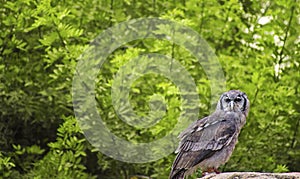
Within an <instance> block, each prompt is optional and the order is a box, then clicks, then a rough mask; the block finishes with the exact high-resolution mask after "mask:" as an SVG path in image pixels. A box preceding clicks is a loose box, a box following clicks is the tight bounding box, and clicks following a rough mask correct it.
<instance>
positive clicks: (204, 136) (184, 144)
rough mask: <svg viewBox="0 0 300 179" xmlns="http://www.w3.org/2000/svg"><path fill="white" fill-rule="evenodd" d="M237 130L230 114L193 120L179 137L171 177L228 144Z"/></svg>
mask: <svg viewBox="0 0 300 179" xmlns="http://www.w3.org/2000/svg"><path fill="white" fill-rule="evenodd" d="M236 131H237V127H236V125H235V123H234V120H233V119H232V116H220V115H218V114H216V115H212V116H209V117H206V118H203V119H201V120H198V121H196V122H194V123H193V124H192V125H190V127H188V128H187V129H186V130H185V131H183V132H182V133H181V134H180V135H179V137H180V139H181V142H180V145H179V147H178V149H177V152H178V155H177V157H176V159H175V161H174V163H173V166H172V172H171V175H170V176H171V178H172V176H174V175H176V173H178V172H185V171H186V170H188V169H189V168H192V167H193V166H195V165H197V164H199V163H200V162H202V161H203V160H205V159H207V158H209V157H211V156H212V155H214V154H215V153H216V152H217V151H219V150H221V149H222V148H223V147H224V146H226V145H228V144H229V143H230V142H231V140H232V138H233V136H234V135H235V133H236Z"/></svg>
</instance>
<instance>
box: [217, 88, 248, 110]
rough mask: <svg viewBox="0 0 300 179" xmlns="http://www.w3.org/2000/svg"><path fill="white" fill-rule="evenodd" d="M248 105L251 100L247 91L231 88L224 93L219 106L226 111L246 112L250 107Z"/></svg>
mask: <svg viewBox="0 0 300 179" xmlns="http://www.w3.org/2000/svg"><path fill="white" fill-rule="evenodd" d="M248 105H249V100H248V98H247V96H246V94H245V93H243V92H241V91H239V90H230V91H228V92H226V93H223V94H222V96H221V97H220V104H219V106H218V108H219V109H220V110H223V111H226V112H227V111H228V112H229V111H232V112H237V111H242V112H245V111H246V110H247V108H248Z"/></svg>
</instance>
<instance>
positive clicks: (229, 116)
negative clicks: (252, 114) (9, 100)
mask: <svg viewBox="0 0 300 179" xmlns="http://www.w3.org/2000/svg"><path fill="white" fill-rule="evenodd" d="M222 119H223V120H228V121H232V122H234V123H235V124H236V126H237V128H238V129H239V130H241V128H242V127H243V126H244V125H245V124H246V117H245V115H244V114H243V113H242V112H231V111H228V112H225V114H224V116H222Z"/></svg>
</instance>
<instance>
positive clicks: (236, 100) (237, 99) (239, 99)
mask: <svg viewBox="0 0 300 179" xmlns="http://www.w3.org/2000/svg"><path fill="white" fill-rule="evenodd" d="M241 101H242V98H241V97H237V98H235V99H234V102H241Z"/></svg>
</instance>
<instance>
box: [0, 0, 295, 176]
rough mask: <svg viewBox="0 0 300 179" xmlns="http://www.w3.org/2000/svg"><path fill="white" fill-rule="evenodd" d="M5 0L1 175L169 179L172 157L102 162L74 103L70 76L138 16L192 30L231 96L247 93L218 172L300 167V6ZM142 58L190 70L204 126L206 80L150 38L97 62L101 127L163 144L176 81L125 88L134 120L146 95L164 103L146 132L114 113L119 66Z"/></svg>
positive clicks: (181, 53) (155, 78)
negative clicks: (90, 51) (118, 27)
mask: <svg viewBox="0 0 300 179" xmlns="http://www.w3.org/2000/svg"><path fill="white" fill-rule="evenodd" d="M0 2H1V3H0V19H1V20H0V29H1V30H0V31H1V33H0V80H1V82H0V101H1V102H0V178H36V179H38V178H100V179H139V178H150V177H151V178H159V179H160V178H162V179H164V178H167V177H168V174H169V171H170V168H171V164H172V162H173V160H174V158H175V154H170V155H169V156H166V157H164V158H161V159H160V160H157V161H154V162H150V163H144V164H132V163H126V162H120V161H118V160H114V159H112V158H110V157H107V156H105V155H104V154H102V153H101V152H99V151H97V150H96V149H95V148H94V147H93V146H92V145H91V144H90V143H89V142H88V141H87V140H86V138H85V137H84V135H83V132H82V131H81V130H80V127H79V126H78V124H77V122H76V119H75V116H74V112H73V106H72V105H73V104H72V94H71V89H72V78H73V75H74V72H75V67H76V64H77V62H78V58H79V56H80V55H81V54H82V53H83V52H84V50H85V49H86V48H87V47H88V46H89V43H90V42H91V41H92V40H93V39H94V38H96V37H97V36H98V35H99V34H100V33H101V32H102V31H104V30H105V29H107V28H109V27H111V26H113V25H115V24H118V23H119V22H123V21H127V20H130V19H135V18H143V17H160V18H163V19H168V20H172V21H175V22H177V23H179V24H182V25H185V26H188V27H190V28H192V29H193V30H195V31H196V32H198V33H199V34H200V35H201V37H202V38H203V39H204V40H206V41H207V42H208V43H209V45H210V46H211V47H212V49H214V52H215V54H216V55H217V57H218V59H219V62H220V64H221V66H222V68H223V71H224V75H225V78H226V88H227V90H229V89H240V90H242V91H244V92H246V93H247V95H248V97H249V99H250V101H251V108H250V114H249V116H248V118H247V124H246V125H245V127H244V128H243V130H242V132H241V134H240V137H239V143H238V144H237V146H236V149H235V151H234V153H233V155H232V157H231V159H230V160H229V162H228V163H227V164H225V165H224V166H222V167H221V168H220V169H221V170H222V171H261V172H293V171H300V143H299V142H300V127H299V126H300V85H299V84H300V67H299V65H300V28H299V27H300V2H299V1H298V0H292V1H291V0H288V1H283V0H274V1H271V0H269V1H268V0H264V1H251V0H239V1H238V0H230V1H223V0H212V1H211V0H209V1H208V0H204V1H201V0H178V1H176V0H173V1H157V0H152V1H145V0H140V1H137V0H124V1H120V0H102V1H98V0H77V1H74V0H68V1H65V0H64V1H58V0H43V1H41V0H15V1H8V0H1V1H0ZM147 53H159V54H163V55H167V56H170V57H172V58H174V59H176V60H177V61H178V62H180V63H181V65H182V66H184V68H185V69H186V70H187V71H188V72H189V73H190V75H191V76H192V77H193V79H194V81H195V83H196V85H197V90H198V95H199V99H200V103H199V109H200V110H199V118H202V117H204V116H206V115H209V113H210V110H213V109H211V96H212V95H215V94H211V90H210V81H209V79H208V78H207V76H206V74H205V72H204V70H203V68H202V67H201V65H200V64H199V63H198V61H197V60H196V59H195V58H194V57H193V56H192V54H190V53H189V52H188V51H187V50H186V49H184V48H183V47H180V46H178V45H176V44H173V43H172V42H169V41H166V40H157V39H144V40H136V41H133V42H130V43H128V44H124V46H122V47H120V48H118V49H117V50H116V51H114V53H113V54H111V55H110V56H109V58H108V60H107V61H106V62H105V63H104V64H103V68H102V69H101V71H100V72H99V75H98V78H97V80H96V100H97V102H98V111H99V114H100V115H101V117H102V119H103V120H104V121H105V123H106V125H107V126H108V127H109V128H110V129H111V130H112V131H113V132H114V134H115V135H117V136H119V137H122V138H123V139H126V140H128V141H132V142H149V141H153V140H156V139H159V138H161V137H164V136H165V135H166V134H168V132H169V131H170V130H172V128H173V127H174V125H175V124H176V123H177V119H178V116H179V114H180V110H181V108H180V103H181V98H180V92H179V90H178V88H177V87H176V85H175V84H173V83H172V81H170V80H168V79H167V78H165V77H164V76H162V75H155V74H147V75H144V76H142V77H141V78H139V79H138V80H136V81H135V82H134V83H133V84H132V86H131V91H130V94H129V98H130V104H131V105H132V107H133V109H134V110H135V112H136V113H137V114H138V115H140V116H147V115H148V113H149V110H150V108H151V106H149V103H148V101H149V99H150V98H151V96H153V95H160V96H162V97H163V100H164V101H165V103H166V106H167V113H166V115H165V116H164V117H163V119H162V120H161V121H160V122H158V123H157V124H156V125H155V126H152V127H149V128H142V129H141V128H134V127H132V126H130V125H127V124H126V123H124V122H123V121H122V120H120V119H119V118H118V116H117V115H116V114H115V112H114V109H113V105H112V102H111V86H112V82H113V77H114V75H115V74H116V72H117V71H118V69H119V68H120V67H121V66H122V65H123V64H124V63H126V62H128V61H130V60H131V59H132V58H134V57H136V56H138V55H141V54H147ZM215 102H216V101H215ZM199 174H200V172H199ZM196 176H197V174H195V175H194V176H192V177H191V178H193V177H194V178H195V177H196Z"/></svg>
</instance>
